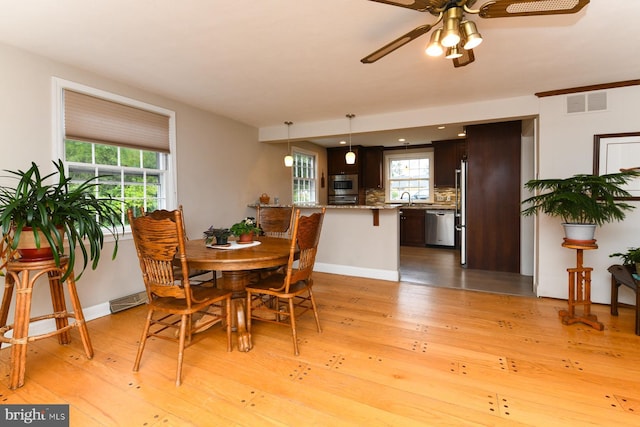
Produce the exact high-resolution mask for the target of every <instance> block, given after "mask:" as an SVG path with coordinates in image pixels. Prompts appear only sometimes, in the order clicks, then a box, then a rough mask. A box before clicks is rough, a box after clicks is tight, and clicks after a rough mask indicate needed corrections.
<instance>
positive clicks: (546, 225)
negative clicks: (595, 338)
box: [538, 86, 640, 303]
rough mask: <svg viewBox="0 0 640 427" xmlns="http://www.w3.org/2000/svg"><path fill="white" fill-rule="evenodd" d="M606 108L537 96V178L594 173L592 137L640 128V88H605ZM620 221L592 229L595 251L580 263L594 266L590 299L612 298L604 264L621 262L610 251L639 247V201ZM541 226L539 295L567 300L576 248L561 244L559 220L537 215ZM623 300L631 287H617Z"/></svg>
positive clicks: (626, 297) (627, 297) (636, 130)
mask: <svg viewBox="0 0 640 427" xmlns="http://www.w3.org/2000/svg"><path fill="white" fill-rule="evenodd" d="M606 92H607V95H608V109H607V110H606V111H598V112H588V113H574V114H567V113H566V96H565V95H559V96H553V97H546V98H541V99H540V139H539V144H540V145H539V153H540V157H539V165H538V167H539V169H538V170H539V178H541V179H544V178H566V177H569V176H571V175H574V174H578V173H587V174H588V173H592V171H593V136H594V135H596V134H604V133H621V132H638V131H640V124H639V123H638V104H639V103H640V86H631V87H625V88H616V89H609V90H607V91H606ZM630 204H632V205H634V206H636V209H635V210H634V211H632V212H631V213H628V214H627V217H626V219H625V220H624V221H623V222H618V223H611V224H605V225H604V226H602V227H600V228H598V230H597V231H596V239H597V244H598V249H597V250H590V251H585V253H584V265H585V266H588V267H593V269H594V270H593V273H592V298H591V299H592V301H594V302H600V303H609V302H610V275H609V273H608V272H607V267H608V266H609V265H611V264H615V263H619V262H620V260H619V259H615V258H609V255H610V254H612V253H614V252H624V251H625V250H626V248H627V247H630V246H640V209H638V207H640V203H639V202H637V201H634V202H630ZM538 226H539V245H538V246H539V253H538V257H539V277H538V295H539V296H549V297H555V298H565V299H566V298H567V295H568V293H567V292H568V291H567V289H568V283H567V280H568V279H567V271H566V269H567V268H569V267H573V266H575V263H576V254H575V251H573V250H569V249H565V248H563V247H562V246H561V244H562V237H563V231H562V228H561V225H560V220H559V219H556V218H550V217H547V216H544V215H543V216H541V217H540V218H539V222H538ZM620 293H621V299H622V300H624V301H627V302H631V301H632V300H631V296H632V293H631V291H628V290H627V289H623V288H621V290H620Z"/></svg>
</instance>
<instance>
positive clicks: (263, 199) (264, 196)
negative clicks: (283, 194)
mask: <svg viewBox="0 0 640 427" xmlns="http://www.w3.org/2000/svg"><path fill="white" fill-rule="evenodd" d="M269 200H271V197H269V195H268V194H267V193H262V195H261V196H260V203H262V204H263V205H268V204H269Z"/></svg>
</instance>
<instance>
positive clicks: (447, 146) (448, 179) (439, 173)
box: [433, 139, 466, 187]
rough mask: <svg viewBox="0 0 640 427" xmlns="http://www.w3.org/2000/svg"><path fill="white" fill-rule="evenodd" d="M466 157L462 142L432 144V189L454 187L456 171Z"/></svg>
mask: <svg viewBox="0 0 640 427" xmlns="http://www.w3.org/2000/svg"><path fill="white" fill-rule="evenodd" d="M465 156H466V143H465V141H464V140H460V139H453V140H448V141H434V142H433V163H434V165H433V167H434V171H433V172H434V183H433V185H434V187H454V186H455V183H456V169H458V168H460V161H461V160H462V159H463V158H465Z"/></svg>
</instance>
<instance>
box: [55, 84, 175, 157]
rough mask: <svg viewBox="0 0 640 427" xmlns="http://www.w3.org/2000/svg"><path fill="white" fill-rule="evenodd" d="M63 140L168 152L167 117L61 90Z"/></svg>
mask: <svg viewBox="0 0 640 427" xmlns="http://www.w3.org/2000/svg"><path fill="white" fill-rule="evenodd" d="M64 126H65V138H66V139H75V140H79V141H87V142H97V143H99V144H109V145H119V146H124V147H130V148H137V149H142V150H149V151H158V152H164V153H169V117H168V116H165V115H162V114H158V113H155V112H152V111H147V110H142V109H140V108H136V107H132V106H129V105H123V104H119V103H117V102H113V101H108V100H105V99H102V98H97V97H95V96H91V95H86V94H82V93H79V92H74V91H72V90H66V89H65V91H64Z"/></svg>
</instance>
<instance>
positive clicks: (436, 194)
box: [365, 187, 456, 205]
mask: <svg viewBox="0 0 640 427" xmlns="http://www.w3.org/2000/svg"><path fill="white" fill-rule="evenodd" d="M384 195H385V192H384V190H381V189H377V188H369V189H367V191H366V200H365V204H367V205H375V204H380V203H384V202H385V200H384ZM455 201H456V189H455V188H453V187H451V188H448V187H441V188H434V190H433V202H434V203H438V204H444V205H448V204H451V205H453V204H454V203H455Z"/></svg>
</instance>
